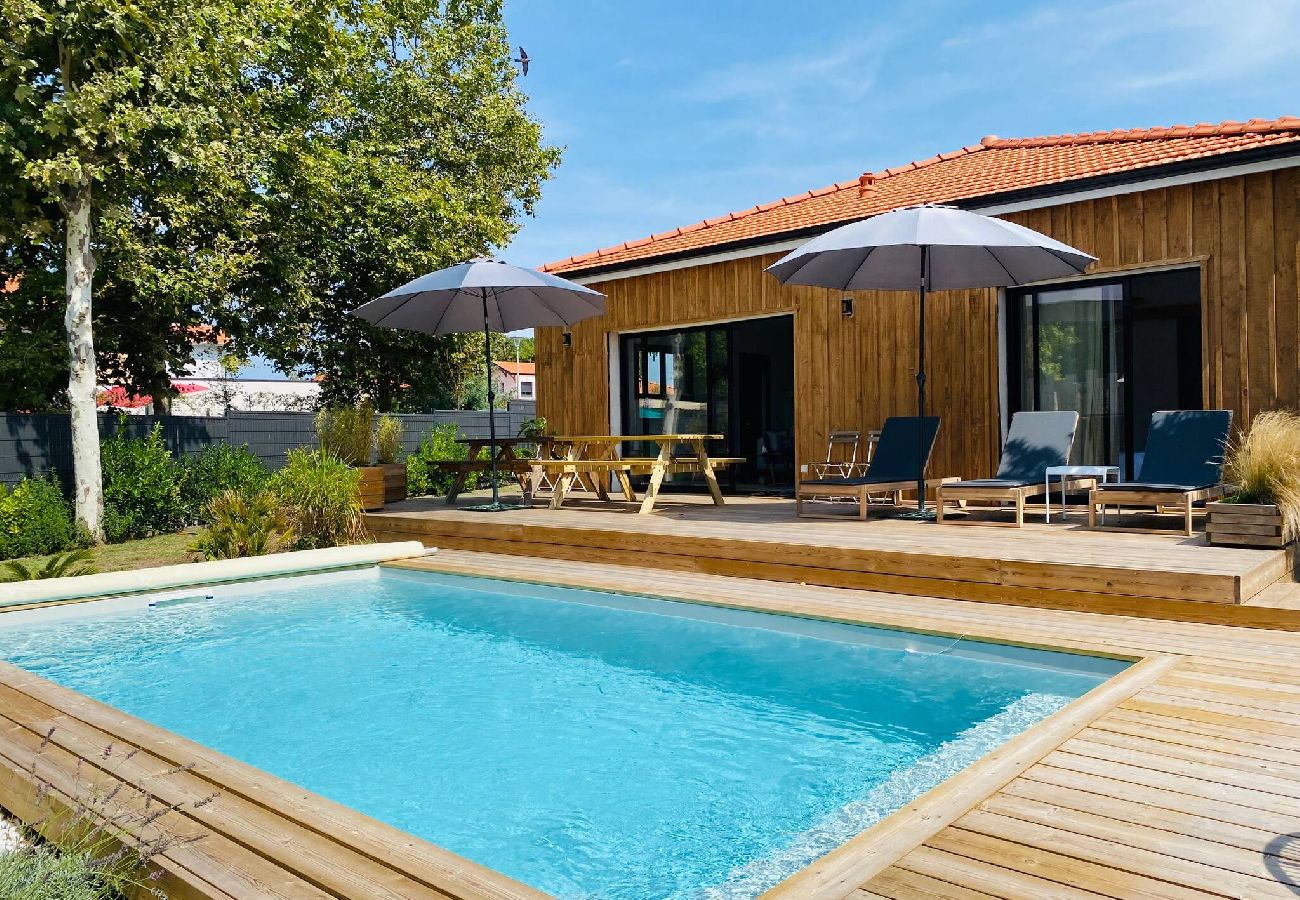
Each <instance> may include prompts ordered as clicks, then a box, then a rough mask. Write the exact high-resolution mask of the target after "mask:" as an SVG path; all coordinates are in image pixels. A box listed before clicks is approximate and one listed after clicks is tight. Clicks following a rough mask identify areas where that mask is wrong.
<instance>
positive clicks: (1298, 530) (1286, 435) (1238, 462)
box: [1224, 409, 1300, 538]
mask: <svg viewBox="0 0 1300 900" xmlns="http://www.w3.org/2000/svg"><path fill="white" fill-rule="evenodd" d="M1224 477H1225V479H1226V480H1227V481H1228V482H1229V483H1231V484H1235V485H1237V487H1238V489H1239V490H1238V493H1237V495H1236V496H1235V497H1233V498H1231V499H1232V500H1233V501H1235V502H1237V503H1272V504H1275V505H1276V506H1277V507H1278V509H1279V510H1280V511H1281V513H1282V532H1283V534H1284V535H1285V536H1286V537H1288V538H1295V537H1297V536H1300V415H1297V414H1295V413H1293V412H1290V411H1289V410H1280V409H1278V410H1270V411H1268V412H1262V413H1260V414H1259V415H1257V416H1256V417H1255V420H1254V421H1253V422H1251V423H1250V427H1249V428H1248V429H1246V430H1245V431H1244V432H1243V433H1242V434H1241V435H1239V436H1238V437H1237V439H1236V440H1234V441H1233V442H1232V443H1231V444H1230V445H1229V446H1228V451H1227V454H1226V456H1225V458H1224Z"/></svg>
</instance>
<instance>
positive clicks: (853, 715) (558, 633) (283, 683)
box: [0, 570, 1124, 900]
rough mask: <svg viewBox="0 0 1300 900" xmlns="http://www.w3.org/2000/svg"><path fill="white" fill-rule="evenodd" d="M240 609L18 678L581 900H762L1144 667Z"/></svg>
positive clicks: (668, 620) (89, 630)
mask: <svg viewBox="0 0 1300 900" xmlns="http://www.w3.org/2000/svg"><path fill="white" fill-rule="evenodd" d="M648 587H649V586H648ZM213 593H215V594H216V597H215V598H214V599H211V600H204V599H198V600H195V601H193V602H190V601H183V602H175V603H160V604H158V605H156V606H153V607H151V608H135V609H127V610H123V611H119V612H114V613H104V614H97V615H92V616H85V615H77V616H76V617H69V618H64V619H63V620H57V615H56V616H55V617H53V618H52V619H45V620H43V619H41V618H39V617H36V618H32V619H29V620H26V621H24V620H19V619H11V618H10V616H13V615H21V614H10V616H6V617H4V621H6V622H14V623H16V624H13V625H11V626H9V627H0V656H3V657H5V658H7V659H9V660H10V661H12V662H14V663H16V664H17V665H20V666H23V667H24V668H27V669H29V670H31V671H33V672H37V673H39V674H41V675H44V676H45V677H47V678H50V679H52V680H54V681H56V682H58V683H60V684H63V685H66V686H67V687H70V688H74V689H76V690H78V691H81V692H83V693H86V694H89V695H90V696H92V697H95V698H97V699H99V700H102V701H104V702H105V703H109V704H111V705H113V706H116V707H118V708H120V709H123V710H126V711H128V712H130V713H133V714H135V715H137V716H140V717H142V718H145V719H147V720H149V721H151V722H154V723H156V724H158V725H161V726H162V727H164V728H168V729H171V730H173V731H176V732H178V733H180V734H183V735H185V736H186V737H189V738H192V739H194V740H196V741H199V742H201V743H204V744H207V745H208V746H211V747H214V748H216V749H218V750H220V751H222V752H224V753H227V754H229V755H231V756H234V757H237V758H239V759H241V760H244V761H246V762H248V763H251V764H253V765H255V766H258V767H260V768H263V769H266V770H267V771H270V772H272V773H274V774H276V775H279V776H281V777H283V778H286V779H288V780H290V781H293V782H296V783H298V784H300V785H303V786H304V787H307V788H309V789H311V790H313V791H316V792H317V793H320V794H323V795H324V796H326V797H329V798H331V799H333V800H336V801H339V802H341V803H344V804H347V805H348V806H352V807H354V808H356V809H359V810H361V811H363V812H365V813H368V814H369V815H371V816H374V817H375V818H377V819H381V820H383V821H385V822H388V823H391V824H392V825H395V826H397V827H398V828H402V829H405V830H407V831H410V832H412V833H414V834H417V835H420V836H421V837H424V838H427V839H429V840H431V841H433V842H435V843H437V844H440V845H442V846H444V847H447V848H449V849H451V850H453V851H455V852H457V853H460V854H462V855H464V856H467V857H469V858H470V859H473V860H476V861H477V862H479V863H482V864H484V865H487V866H490V867H492V868H494V869H497V870H500V871H502V872H505V873H507V874H509V875H511V876H513V877H515V878H518V879H520V880H521V881H524V882H527V883H529V884H531V885H533V886H535V887H538V888H540V889H542V890H545V891H549V892H551V893H554V894H556V895H558V896H561V897H570V898H589V897H591V898H594V897H599V898H610V900H622V898H629V900H631V898H635V900H643V898H659V897H683V898H685V897H716V898H731V897H751V896H754V895H756V894H757V893H760V892H761V891H762V890H764V889H765V888H767V887H770V886H771V885H772V884H774V883H776V882H777V881H779V880H780V879H781V878H783V877H785V876H786V875H789V874H791V873H792V872H793V871H795V870H796V869H798V868H800V867H801V866H803V865H805V864H806V863H808V862H810V861H811V860H812V859H814V858H815V857H816V856H819V855H820V854H822V853H824V852H826V851H828V850H830V849H832V848H833V847H835V846H836V845H838V844H839V843H842V842H843V841H844V840H846V839H848V838H849V837H851V836H852V835H853V834H855V833H857V832H858V831H861V830H862V829H863V828H865V827H867V826H868V825H870V824H871V823H872V822H874V821H875V820H876V819H878V818H879V817H880V816H882V815H884V814H886V813H888V812H890V811H891V810H893V809H896V808H897V807H899V806H900V805H902V804H904V803H906V802H907V801H908V800H910V799H911V798H912V797H914V796H916V795H917V794H919V793H921V792H922V791H924V790H926V789H927V788H929V787H931V786H933V785H934V784H936V783H938V781H940V780H942V779H943V778H944V777H946V776H947V775H949V774H951V773H952V772H954V771H956V770H958V769H960V768H961V767H963V766H965V765H966V764H968V763H969V762H971V761H973V760H974V759H976V758H978V757H979V756H981V755H982V754H983V753H985V752H987V751H988V750H989V749H991V748H992V747H994V746H996V745H998V744H1000V743H1002V742H1004V741H1005V740H1007V739H1008V738H1009V737H1011V736H1013V735H1015V734H1017V733H1019V732H1020V731H1022V730H1024V729H1025V728H1027V727H1029V726H1030V725H1032V724H1033V723H1034V722H1036V721H1038V720H1039V719H1041V718H1043V717H1044V716H1046V715H1049V714H1050V713H1052V712H1054V711H1055V710H1057V709H1059V708H1060V707H1061V706H1063V705H1064V704H1066V703H1068V702H1069V701H1070V700H1071V699H1073V698H1075V697H1077V696H1079V695H1081V694H1083V693H1084V692H1086V691H1087V690H1089V689H1090V688H1092V687H1093V686H1095V685H1096V684H1098V683H1099V682H1101V681H1102V680H1104V679H1105V678H1107V677H1109V676H1110V675H1111V674H1113V673H1114V672H1116V671H1119V670H1120V669H1122V668H1123V666H1124V664H1123V663H1118V662H1113V661H1108V660H1095V659H1090V658H1086V657H1078V656H1072V655H1066V654H1054V653H1045V652H1041V651H1026V650H1014V649H1011V648H1002V647H998V646H996V645H989V644H980V643H977V642H971V641H967V640H962V641H953V640H951V639H945V638H929V637H921V636H916V635H909V634H906V633H903V632H897V631H888V630H882V629H871V628H863V627H856V626H848V625H835V624H828V623H818V622H813V621H809V620H802V619H794V618H789V617H783V616H771V615H764V614H760V613H747V612H740V611H734V610H721V609H713V608H710V607H704V606H699V605H695V604H684V603H672V602H667V601H659V600H650V599H647V598H636V597H625V596H617V595H610V594H601V593H595V592H586V591H577V590H569V589H561V588H547V587H538V586H534V585H515V584H511V583H507V582H497V581H492V580H485V579H473V578H459V577H454V576H425V575H417V574H405V573H397V572H383V573H379V572H377V571H375V570H370V571H367V572H354V573H348V574H344V575H332V576H312V577H309V578H297V579H285V580H279V581H267V582H262V583H260V584H256V585H252V586H242V587H239V588H220V587H218V588H216V589H214V590H213ZM86 608H87V607H80V608H79V609H80V610H84V609H86Z"/></svg>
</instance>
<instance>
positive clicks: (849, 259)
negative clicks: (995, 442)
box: [767, 204, 1096, 512]
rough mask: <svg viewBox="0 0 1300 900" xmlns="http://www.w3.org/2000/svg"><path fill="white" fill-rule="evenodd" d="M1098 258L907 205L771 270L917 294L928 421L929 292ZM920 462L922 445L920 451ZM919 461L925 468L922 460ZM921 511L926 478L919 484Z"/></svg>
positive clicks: (1017, 228)
mask: <svg viewBox="0 0 1300 900" xmlns="http://www.w3.org/2000/svg"><path fill="white" fill-rule="evenodd" d="M1093 262H1096V257H1093V256H1089V255H1088V254H1087V253H1084V252H1082V251H1080V250H1076V249H1075V248H1073V247H1071V246H1069V245H1067V244H1062V243H1061V242H1060V241H1056V240H1053V239H1052V238H1049V237H1048V236H1047V235H1045V234H1039V233H1038V232H1037V231H1034V230H1033V229H1032V228H1025V227H1024V226H1023V225H1017V224H1015V223H1014V222H1007V221H1005V220H1003V219H995V218H992V217H991V216H982V215H979V214H978V213H973V212H968V211H966V210H963V209H957V208H956V207H952V206H933V205H929V204H927V205H923V206H909V207H906V208H904V209H896V210H893V211H891V212H887V213H882V214H881V215H878V216H872V217H871V218H870V219H863V220H862V221H859V222H852V223H850V224H848V225H844V226H841V227H839V228H836V229H834V230H833V231H828V232H826V233H825V234H823V235H820V236H818V237H815V238H813V239H812V240H811V241H808V243H806V244H804V245H803V246H801V247H799V248H798V249H796V250H794V251H793V252H791V253H789V254H787V255H786V256H784V257H782V258H781V259H780V260H778V261H777V262H775V263H773V264H772V265H771V266H768V269H767V271H768V272H770V273H771V274H772V275H774V276H775V277H776V278H777V280H779V281H780V282H781V283H782V284H802V285H809V286H813V287H825V288H831V289H833V290H841V291H865V290H880V291H917V292H918V293H919V295H920V327H919V343H920V347H919V354H918V356H919V358H918V365H917V373H916V407H917V415H919V416H921V417H924V416H925V295H926V292H927V291H950V290H963V289H968V288H984V287H1010V286H1013V285H1018V284H1028V283H1031V282H1035V281H1047V280H1050V279H1053V278H1065V277H1069V276H1072V275H1079V274H1081V273H1082V272H1083V271H1084V270H1085V269H1087V268H1088V266H1089V265H1091V264H1092V263H1093ZM918 453H919V454H921V456H922V457H924V453H925V450H924V446H923V445H922V446H921V447H918ZM919 462H920V463H921V464H922V468H923V466H924V462H925V460H924V458H922V459H920V460H919ZM916 489H917V508H918V509H919V510H920V511H922V512H924V510H925V473H924V471H921V473H920V475H919V476H918V480H917V485H916Z"/></svg>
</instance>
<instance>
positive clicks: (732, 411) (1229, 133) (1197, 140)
mask: <svg viewBox="0 0 1300 900" xmlns="http://www.w3.org/2000/svg"><path fill="white" fill-rule="evenodd" d="M916 203H949V204H953V205H955V206H959V207H962V208H965V209H970V210H974V211H976V212H981V213H986V214H989V215H996V216H1002V217H1004V218H1007V219H1010V220H1012V221H1015V222H1019V223H1021V224H1023V225H1026V226H1028V227H1031V228H1034V229H1037V230H1038V231H1041V232H1044V233H1046V234H1048V235H1051V236H1052V237H1055V238H1057V239H1059V240H1061V241H1064V242H1066V243H1068V244H1072V245H1074V246H1076V247H1078V248H1080V249H1082V250H1085V251H1087V252H1089V253H1091V254H1093V255H1095V256H1097V257H1098V258H1099V261H1098V263H1097V264H1096V265H1095V266H1094V267H1093V269H1092V270H1090V271H1089V273H1088V274H1087V275H1086V276H1083V277H1080V278H1075V279H1071V280H1069V281H1063V282H1059V283H1053V284H1038V285H1034V286H1031V287H1027V288H1016V289H1008V290H972V291H955V292H947V293H939V294H933V295H931V299H930V306H929V313H930V319H929V322H930V328H929V329H928V330H927V334H926V342H927V343H926V351H927V354H928V358H929V359H930V360H931V361H932V362H931V365H930V375H929V383H928V392H927V396H928V402H929V404H930V409H931V410H934V411H935V412H937V414H938V415H940V416H941V417H942V420H943V424H942V427H941V430H940V434H939V440H938V444H937V446H936V448H935V453H934V456H933V458H932V470H931V471H932V473H933V474H935V475H958V476H962V477H979V476H987V475H989V474H991V473H992V472H993V470H994V468H995V467H996V464H997V460H998V455H999V448H1000V444H1001V440H1002V436H1003V434H1004V432H1005V429H1006V424H1007V421H1008V419H1009V416H1010V414H1011V413H1013V412H1015V411H1017V410H1031V409H1075V410H1078V411H1079V413H1080V415H1081V427H1080V434H1079V437H1078V440H1077V441H1076V445H1075V453H1076V457H1077V461H1080V462H1088V463H1108V464H1114V465H1120V466H1122V467H1123V468H1124V469H1125V470H1126V471H1127V472H1132V471H1133V470H1134V469H1135V466H1136V464H1137V463H1138V462H1139V460H1140V458H1141V454H1142V451H1143V448H1144V446H1145V440H1146V434H1145V429H1146V423H1147V421H1148V420H1149V417H1150V415H1151V413H1152V412H1153V411H1154V410H1158V409H1176V408H1182V409H1197V408H1203V407H1204V408H1226V409H1230V410H1232V411H1233V412H1234V414H1235V417H1236V421H1237V422H1238V423H1243V422H1246V421H1248V420H1249V419H1250V418H1251V417H1252V416H1253V415H1254V414H1255V413H1257V412H1259V411H1261V410H1266V409H1270V408H1273V407H1277V406H1288V407H1293V408H1294V407H1296V406H1298V405H1300V387H1298V384H1297V370H1298V369H1300V337H1298V332H1297V319H1298V317H1300V316H1298V313H1300V296H1298V295H1297V281H1296V266H1297V255H1298V254H1300V245H1298V244H1297V241H1298V240H1300V213H1298V209H1297V207H1298V206H1300V118H1296V117H1286V118H1282V119H1275V120H1267V121H1265V120H1258V119H1257V120H1252V121H1250V122H1244V123H1242V122H1225V123H1222V124H1219V125H1195V126H1174V127H1166V128H1151V129H1134V130H1126V131H1106V132H1097V133H1091V134H1076V135H1057V136H1048V137H1033V138H1015V139H1004V138H998V137H986V138H984V139H983V140H982V141H980V142H979V143H978V144H974V145H972V146H969V147H964V148H962V149H959V150H956V151H953V152H950V153H942V154H939V155H937V156H932V157H930V158H929V159H924V160H919V161H917V162H913V163H909V164H907V165H904V166H899V167H897V168H892V169H887V170H885V171H883V172H876V173H870V172H869V173H866V174H864V175H862V176H861V177H858V178H854V179H852V180H850V181H845V182H842V183H839V184H834V185H830V186H829V187H824V188H819V189H817V190H812V191H808V192H806V193H803V194H798V195H796V196H793V197H786V198H784V199H781V200H776V201H773V202H770V203H763V204H760V205H758V206H753V207H750V208H749V209H744V210H740V211H738V212H733V213H728V214H725V215H721V216H718V217H716V218H712V219H706V220H705V221H703V222H696V223H694V224H691V225H685V226H683V227H681V228H674V229H672V230H671V231H666V232H663V233H660V234H655V235H652V236H650V237H644V238H641V239H639V240H633V241H628V242H626V243H623V244H618V245H615V246H612V247H608V248H605V249H603V250H597V251H594V252H590V253H584V254H581V255H578V256H573V257H570V258H569V259H565V260H561V261H559V262H554V263H551V264H549V265H547V266H545V267H544V269H545V270H546V271H549V272H555V273H560V274H563V275H564V276H565V277H567V278H571V279H575V280H577V281H579V282H581V283H583V284H587V285H589V286H591V287H593V288H595V289H597V290H599V291H601V292H603V293H605V294H606V295H607V297H608V298H609V302H608V309H607V312H606V313H605V315H603V316H601V317H599V318H594V319H588V320H586V321H584V322H581V323H579V324H578V325H576V326H574V327H573V328H572V330H571V334H570V335H568V336H566V335H565V333H564V331H563V330H562V329H560V328H558V327H548V328H539V329H538V330H537V332H536V339H537V360H538V363H539V364H540V366H541V371H542V377H541V383H540V384H539V390H540V391H541V392H542V395H543V396H542V398H541V400H540V402H539V406H538V412H539V414H540V415H543V416H545V417H546V419H547V421H548V422H549V423H551V425H552V427H553V428H554V429H555V430H556V431H557V432H559V433H571V434H574V433H576V434H591V433H602V432H607V433H616V434H617V433H623V434H645V433H654V432H659V433H668V432H670V431H691V432H714V433H721V434H725V435H727V444H728V445H729V446H728V447H727V448H726V449H727V450H728V451H729V453H731V454H734V455H738V456H746V457H750V458H751V459H753V458H754V457H755V455H756V452H757V448H759V447H761V446H762V445H763V443H764V441H765V438H766V439H767V440H768V442H769V443H771V442H772V441H779V440H780V439H781V438H782V436H792V437H793V444H794V453H795V458H796V460H797V461H799V462H805V463H806V462H808V461H812V460H816V459H819V458H823V457H824V454H825V449H826V438H827V434H828V432H830V431H832V430H838V429H858V430H862V431H864V432H865V431H867V430H869V429H872V428H878V427H880V425H881V423H882V422H883V421H884V419H885V417H886V416H890V415H895V414H913V412H914V408H915V383H914V380H913V374H914V372H915V366H916V356H917V322H916V320H917V316H916V297H915V295H914V294H908V293H890V292H858V293H855V294H852V295H847V297H848V298H849V299H850V300H851V302H845V301H846V295H845V294H843V293H842V292H832V291H827V290H822V289H817V288H805V287H785V286H783V285H781V284H779V283H778V282H777V281H776V279H774V278H772V277H771V276H769V275H767V274H766V273H765V272H764V271H763V269H764V267H766V266H768V265H770V264H771V263H773V262H775V261H776V260H777V259H779V258H780V257H781V256H782V255H784V254H785V253H787V252H788V251H790V250H791V249H793V248H795V247H797V246H799V245H800V244H801V243H803V242H804V241H806V240H807V239H808V238H810V237H812V236H814V235H816V234H819V233H821V232H824V231H826V230H829V229H830V228H833V227H835V226H838V225H841V224H844V223H846V222H849V221H853V220H857V219H861V218H865V217H868V216H871V215H874V214H877V213H881V212H886V211H888V210H890V209H895V208H898V207H902V206H907V205H912V204H916ZM670 386H671V390H670V389H669V387H670ZM670 399H671V400H674V401H676V402H668V401H669V400H670ZM792 471H793V467H792ZM743 474H744V473H743V472H742V477H743Z"/></svg>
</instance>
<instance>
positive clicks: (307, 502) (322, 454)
mask: <svg viewBox="0 0 1300 900" xmlns="http://www.w3.org/2000/svg"><path fill="white" fill-rule="evenodd" d="M360 481H361V473H360V472H359V471H357V470H356V469H354V468H353V467H351V466H349V465H348V464H347V463H345V462H343V461H342V460H341V459H339V458H338V457H336V456H334V455H332V454H330V453H329V452H328V451H325V450H306V449H301V448H300V449H298V450H290V451H289V456H288V460H287V462H286V464H285V467H284V468H283V469H281V470H280V471H279V472H276V473H275V475H274V476H272V478H271V490H273V491H274V492H275V494H276V496H278V497H279V499H280V503H281V504H282V505H283V506H284V508H285V511H286V513H287V515H288V517H289V522H290V523H291V525H292V527H293V531H294V534H295V535H297V540H296V545H297V546H298V547H300V548H302V549H314V548H317V547H336V546H339V545H341V544H354V543H357V542H359V541H361V540H364V538H365V526H364V523H363V520H362V513H361V499H360V494H359V485H360Z"/></svg>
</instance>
